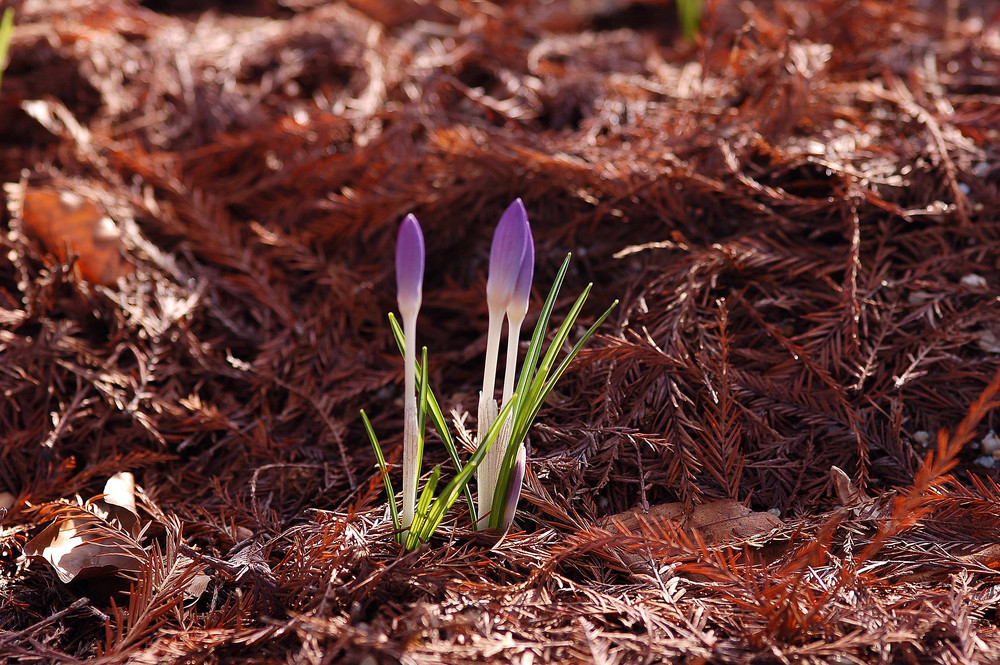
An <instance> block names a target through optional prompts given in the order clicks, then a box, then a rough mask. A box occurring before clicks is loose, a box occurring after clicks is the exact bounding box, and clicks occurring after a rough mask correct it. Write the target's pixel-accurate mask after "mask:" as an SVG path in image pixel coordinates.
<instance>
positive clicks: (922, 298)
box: [906, 290, 934, 305]
mask: <svg viewBox="0 0 1000 665" xmlns="http://www.w3.org/2000/svg"><path fill="white" fill-rule="evenodd" d="M933 297H934V296H932V295H931V294H929V293H927V292H926V291H923V290H921V291H911V292H910V295H908V296H907V297H906V301H907V302H909V303H910V304H911V305H922V304H924V303H925V302H927V301H928V300H930V299H932V298H933Z"/></svg>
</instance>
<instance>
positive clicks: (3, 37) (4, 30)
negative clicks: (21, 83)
mask: <svg viewBox="0 0 1000 665" xmlns="http://www.w3.org/2000/svg"><path fill="white" fill-rule="evenodd" d="M13 37H14V9H13V8H12V7H8V8H7V9H6V10H5V11H4V13H3V18H2V19H0V84H2V83H3V72H4V70H5V69H7V49H9V48H10V40H11V39H12V38H13Z"/></svg>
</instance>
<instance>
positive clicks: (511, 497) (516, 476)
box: [503, 444, 527, 531]
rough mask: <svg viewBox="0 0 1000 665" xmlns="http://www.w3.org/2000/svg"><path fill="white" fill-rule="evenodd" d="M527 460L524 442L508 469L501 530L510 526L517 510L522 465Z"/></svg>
mask: <svg viewBox="0 0 1000 665" xmlns="http://www.w3.org/2000/svg"><path fill="white" fill-rule="evenodd" d="M526 462H527V453H526V452H525V448H524V444H521V447H520V448H518V450H517V457H515V458H514V466H513V468H512V469H511V470H510V483H509V484H508V485H507V505H506V506H505V507H504V511H503V530H504V531H506V530H507V529H509V528H510V523H511V522H513V521H514V513H515V512H516V511H517V500H518V499H520V498H521V485H522V484H523V483H524V465H525V463H526Z"/></svg>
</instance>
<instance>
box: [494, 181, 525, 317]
mask: <svg viewBox="0 0 1000 665" xmlns="http://www.w3.org/2000/svg"><path fill="white" fill-rule="evenodd" d="M530 234H531V231H530V229H529V228H528V212H527V211H526V210H525V209H524V204H523V203H522V202H521V199H517V200H515V201H514V202H513V203H511V204H510V206H509V207H508V208H507V210H506V211H504V213H503V215H502V216H501V217H500V223H499V224H497V230H496V232H495V233H494V234H493V245H492V246H491V247H490V275H489V277H488V278H487V280H486V303H487V305H488V306H489V307H490V309H494V308H495V309H497V310H499V311H501V312H502V311H505V310H506V309H507V304H508V303H509V302H510V298H511V295H513V293H514V287H515V285H516V284H517V277H518V273H520V271H521V264H522V263H523V262H524V253H525V248H526V246H527V244H528V236H529V235H530Z"/></svg>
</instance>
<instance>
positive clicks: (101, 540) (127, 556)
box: [24, 503, 146, 582]
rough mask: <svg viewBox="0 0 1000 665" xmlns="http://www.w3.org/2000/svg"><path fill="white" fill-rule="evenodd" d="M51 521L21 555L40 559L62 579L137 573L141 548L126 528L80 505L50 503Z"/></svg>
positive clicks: (49, 513)
mask: <svg viewBox="0 0 1000 665" xmlns="http://www.w3.org/2000/svg"><path fill="white" fill-rule="evenodd" d="M45 513H46V515H45V516H46V517H50V518H52V520H53V521H52V523H51V524H50V525H49V526H47V527H45V529H44V530H42V532H41V533H39V534H38V535H37V536H35V537H34V538H32V539H31V540H30V541H28V543H27V544H26V545H25V546H24V554H25V556H28V557H32V558H40V559H44V560H45V561H47V562H48V563H49V565H51V566H52V568H53V569H54V570H55V571H56V575H58V576H59V579H60V580H62V581H63V582H72V581H73V580H75V579H83V578H88V577H100V576H103V575H113V574H118V573H138V572H139V571H140V570H141V569H142V565H143V563H144V562H145V561H146V556H145V552H144V551H143V548H142V547H141V546H140V545H139V543H137V542H136V541H135V540H134V539H133V538H132V536H131V534H129V533H128V532H126V531H124V530H122V529H121V528H118V527H116V526H113V525H112V524H111V523H109V522H107V521H105V520H103V519H101V518H100V517H98V516H97V515H95V514H94V513H93V512H91V511H90V510H87V508H85V507H83V506H78V505H74V504H70V503H63V504H52V505H50V506H48V507H47V510H46V511H45Z"/></svg>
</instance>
